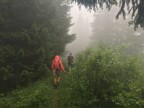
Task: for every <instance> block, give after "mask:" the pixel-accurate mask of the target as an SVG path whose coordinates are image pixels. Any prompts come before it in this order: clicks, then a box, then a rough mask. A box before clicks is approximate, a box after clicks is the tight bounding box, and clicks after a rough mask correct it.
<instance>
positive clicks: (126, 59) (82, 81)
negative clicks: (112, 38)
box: [65, 45, 144, 108]
mask: <svg viewBox="0 0 144 108" xmlns="http://www.w3.org/2000/svg"><path fill="white" fill-rule="evenodd" d="M142 66H143V62H142V60H141V57H139V56H136V55H135V56H130V55H126V54H125V53H124V50H123V49H120V48H110V47H105V46H103V45H99V47H98V48H97V49H95V48H94V49H87V50H86V51H84V52H82V53H80V54H79V55H77V57H76V64H75V68H74V69H73V73H72V74H70V75H69V76H68V78H67V82H66V84H67V85H68V88H69V94H68V96H65V98H66V99H65V100H68V102H67V103H69V104H68V106H73V108H88V107H89V108H96V107H97V108H143V107H144V101H143V100H144V98H143V97H142V95H143V80H144V79H143V76H144V73H143V71H142ZM65 103H66V102H65Z"/></svg>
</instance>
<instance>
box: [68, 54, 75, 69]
mask: <svg viewBox="0 0 144 108" xmlns="http://www.w3.org/2000/svg"><path fill="white" fill-rule="evenodd" d="M67 60H68V66H69V71H71V69H72V66H73V61H74V57H73V55H72V53H70V54H69V56H68V57H67Z"/></svg>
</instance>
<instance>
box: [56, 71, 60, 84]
mask: <svg viewBox="0 0 144 108" xmlns="http://www.w3.org/2000/svg"><path fill="white" fill-rule="evenodd" d="M57 82H58V83H59V82H60V72H59V73H58V80H57Z"/></svg>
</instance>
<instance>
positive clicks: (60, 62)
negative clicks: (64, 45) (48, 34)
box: [51, 55, 64, 71]
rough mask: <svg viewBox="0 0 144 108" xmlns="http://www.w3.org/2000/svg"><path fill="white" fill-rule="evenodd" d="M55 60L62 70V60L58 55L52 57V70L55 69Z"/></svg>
mask: <svg viewBox="0 0 144 108" xmlns="http://www.w3.org/2000/svg"><path fill="white" fill-rule="evenodd" d="M55 61H58V62H59V65H60V69H61V70H62V71H64V66H63V64H62V61H61V59H60V57H59V56H58V55H56V56H55V58H54V60H53V62H52V65H51V68H52V71H54V69H55Z"/></svg>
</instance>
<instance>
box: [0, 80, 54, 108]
mask: <svg viewBox="0 0 144 108" xmlns="http://www.w3.org/2000/svg"><path fill="white" fill-rule="evenodd" d="M52 94H53V88H51V87H50V83H48V81H47V80H42V81H39V82H37V83H36V84H35V85H33V86H31V87H29V88H26V89H23V90H15V91H13V92H12V93H10V94H8V96H6V97H1V98H0V108H47V107H52V98H53V97H52Z"/></svg>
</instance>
